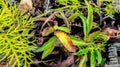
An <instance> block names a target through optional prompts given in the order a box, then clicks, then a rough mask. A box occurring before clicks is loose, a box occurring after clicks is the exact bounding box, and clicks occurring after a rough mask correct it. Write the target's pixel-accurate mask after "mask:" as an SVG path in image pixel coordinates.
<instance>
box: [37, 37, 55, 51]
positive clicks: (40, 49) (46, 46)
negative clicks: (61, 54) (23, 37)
mask: <svg viewBox="0 0 120 67" xmlns="http://www.w3.org/2000/svg"><path fill="white" fill-rule="evenodd" d="M56 39H57V38H56V37H55V36H53V37H52V38H50V39H49V40H48V41H47V42H45V43H44V44H43V45H42V46H41V47H39V48H37V49H36V50H35V52H42V51H44V50H46V49H48V48H49V47H50V46H51V45H53V44H54V43H55V41H56Z"/></svg>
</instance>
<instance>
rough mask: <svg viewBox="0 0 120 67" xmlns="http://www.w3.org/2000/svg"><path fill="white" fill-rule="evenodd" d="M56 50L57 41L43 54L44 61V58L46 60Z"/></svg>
mask: <svg viewBox="0 0 120 67" xmlns="http://www.w3.org/2000/svg"><path fill="white" fill-rule="evenodd" d="M54 48H55V41H54V43H53V44H51V45H50V46H49V47H48V48H47V49H46V50H44V52H43V54H42V59H44V58H46V57H47V56H48V55H50V54H51V52H52V51H53V49H54Z"/></svg>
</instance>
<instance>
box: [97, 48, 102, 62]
mask: <svg viewBox="0 0 120 67" xmlns="http://www.w3.org/2000/svg"><path fill="white" fill-rule="evenodd" d="M96 54H97V56H96V60H97V61H98V62H97V64H101V62H102V55H101V51H100V50H96Z"/></svg>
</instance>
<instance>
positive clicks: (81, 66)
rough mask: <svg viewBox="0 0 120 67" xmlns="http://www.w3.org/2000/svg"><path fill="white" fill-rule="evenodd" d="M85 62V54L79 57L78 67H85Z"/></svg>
mask: <svg viewBox="0 0 120 67" xmlns="http://www.w3.org/2000/svg"><path fill="white" fill-rule="evenodd" d="M86 62H87V54H85V55H84V56H82V57H81V59H80V63H79V65H78V67H85V66H86Z"/></svg>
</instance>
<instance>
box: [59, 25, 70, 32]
mask: <svg viewBox="0 0 120 67" xmlns="http://www.w3.org/2000/svg"><path fill="white" fill-rule="evenodd" d="M57 30H61V31H64V32H66V33H70V29H69V28H68V27H63V26H59V27H58V28H57Z"/></svg>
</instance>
